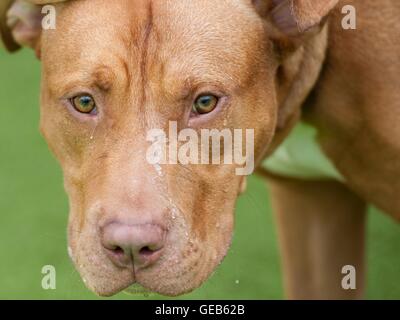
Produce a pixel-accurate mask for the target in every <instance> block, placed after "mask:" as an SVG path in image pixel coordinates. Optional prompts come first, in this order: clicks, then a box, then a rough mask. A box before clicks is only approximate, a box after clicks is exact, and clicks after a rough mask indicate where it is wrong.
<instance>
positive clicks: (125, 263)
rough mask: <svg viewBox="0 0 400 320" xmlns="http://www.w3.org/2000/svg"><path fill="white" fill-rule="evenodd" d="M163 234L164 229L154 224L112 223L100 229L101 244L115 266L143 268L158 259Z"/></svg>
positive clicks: (160, 252) (162, 244) (163, 238)
mask: <svg viewBox="0 0 400 320" xmlns="http://www.w3.org/2000/svg"><path fill="white" fill-rule="evenodd" d="M165 233H166V232H165V229H163V228H162V227H161V226H159V225H156V224H123V223H121V222H115V221H114V222H111V223H109V224H107V225H106V226H104V227H103V228H102V244H103V247H104V248H105V250H106V253H107V255H108V256H109V258H110V259H111V261H112V262H113V263H114V264H115V265H116V266H118V267H123V268H124V267H135V268H145V267H148V266H150V265H152V264H154V263H155V262H156V261H157V260H158V259H159V258H160V256H161V254H162V249H163V247H164V240H165Z"/></svg>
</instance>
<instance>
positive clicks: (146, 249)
mask: <svg viewBox="0 0 400 320" xmlns="http://www.w3.org/2000/svg"><path fill="white" fill-rule="evenodd" d="M156 251H157V250H152V249H150V247H144V248H142V249H140V251H139V254H140V255H142V256H149V255H152V254H153V253H154V252H156Z"/></svg>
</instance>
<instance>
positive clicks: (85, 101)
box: [71, 94, 96, 113]
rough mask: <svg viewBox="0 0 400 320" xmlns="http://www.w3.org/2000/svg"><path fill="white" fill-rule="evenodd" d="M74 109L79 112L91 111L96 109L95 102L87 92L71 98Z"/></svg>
mask: <svg viewBox="0 0 400 320" xmlns="http://www.w3.org/2000/svg"><path fill="white" fill-rule="evenodd" d="M71 102H72V105H73V106H74V108H75V110H76V111H78V112H80V113H93V112H95V111H96V102H95V101H94V99H93V97H92V96H90V95H87V94H83V95H79V96H76V97H75V98H72V100H71Z"/></svg>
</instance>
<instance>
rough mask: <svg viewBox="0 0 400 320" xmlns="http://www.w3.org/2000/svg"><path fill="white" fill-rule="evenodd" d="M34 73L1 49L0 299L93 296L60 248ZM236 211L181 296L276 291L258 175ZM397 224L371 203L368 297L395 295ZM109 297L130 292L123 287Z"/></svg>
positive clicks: (399, 273)
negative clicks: (231, 232)
mask: <svg viewBox="0 0 400 320" xmlns="http://www.w3.org/2000/svg"><path fill="white" fill-rule="evenodd" d="M39 73H40V65H39V63H38V62H36V61H35V58H34V57H33V54H32V53H31V52H29V51H22V52H20V53H18V54H16V55H13V56H8V55H6V54H5V53H4V52H0V299H14V298H17V299H97V297H96V296H95V295H93V294H92V293H90V292H89V291H88V290H87V289H86V288H85V287H84V286H83V284H82V282H81V280H80V278H79V276H78V274H77V273H76V271H75V270H74V268H73V266H72V264H71V263H70V261H69V258H68V255H67V249H66V248H67V245H66V224H67V213H68V203H67V198H66V196H65V194H64V191H63V186H62V176H61V172H60V169H59V167H58V164H57V163H56V161H55V160H54V158H53V157H52V156H51V155H50V153H49V151H48V149H47V147H46V144H45V143H44V141H43V139H42V138H41V136H40V135H39V132H38V123H39V122H38V120H39V108H38V100H39V85H40V77H39ZM236 217H237V220H236V230H235V237H234V243H233V246H232V249H231V250H230V253H229V255H228V256H227V258H226V259H225V261H224V263H223V264H222V265H221V266H220V268H219V269H218V270H217V271H216V272H215V274H214V275H213V276H212V277H211V279H210V280H209V281H208V282H207V283H206V284H205V285H203V286H202V287H201V288H200V289H198V290H196V291H195V292H193V293H192V294H189V295H186V296H184V297H183V298H188V299H189V298H190V299H196V298H197V299H281V298H283V292H282V284H281V272H280V266H279V254H278V251H277V240H276V232H275V227H274V224H273V218H272V213H271V209H270V207H269V202H268V195H267V193H266V191H265V188H264V184H263V182H262V181H261V180H260V179H259V178H256V177H252V178H251V179H250V183H249V190H248V192H247V193H246V194H245V195H244V196H243V197H242V198H241V199H240V200H239V203H238V208H237V213H236ZM399 231H400V229H399V226H397V225H395V224H394V223H393V222H392V221H391V220H390V219H389V218H387V217H386V216H384V215H382V214H380V213H378V212H377V211H375V210H373V209H372V210H371V212H370V219H369V226H368V263H369V265H368V293H367V297H368V298H372V299H399V298H400V283H399V282H400V281H399V280H400V254H399V253H400V232H399ZM48 264H50V265H54V266H55V267H56V270H57V289H56V290H49V291H46V290H43V289H42V287H41V280H42V274H41V268H42V267H43V266H44V265H48ZM114 298H115V299H117V298H119V299H133V298H135V297H134V296H129V295H126V294H124V293H122V294H119V295H117V296H116V297H114ZM136 298H141V299H142V298H143V297H141V296H137V297H136ZM152 298H160V297H158V296H152Z"/></svg>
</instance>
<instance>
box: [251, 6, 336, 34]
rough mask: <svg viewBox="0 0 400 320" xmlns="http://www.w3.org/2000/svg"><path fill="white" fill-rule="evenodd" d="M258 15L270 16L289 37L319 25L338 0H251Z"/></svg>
mask: <svg viewBox="0 0 400 320" xmlns="http://www.w3.org/2000/svg"><path fill="white" fill-rule="evenodd" d="M252 2H253V4H254V6H255V7H256V10H257V11H258V12H259V13H260V15H262V16H264V17H268V18H270V20H271V22H272V23H273V24H274V25H275V26H276V27H277V28H278V30H279V31H280V32H281V33H282V34H284V35H286V36H289V37H295V36H299V35H301V34H304V33H306V32H307V31H309V30H311V29H313V28H314V27H317V26H319V25H320V24H321V23H322V21H323V20H324V19H325V18H326V17H327V16H328V14H329V12H330V11H331V10H332V9H333V8H334V7H335V6H336V5H337V4H338V2H339V0H252Z"/></svg>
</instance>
